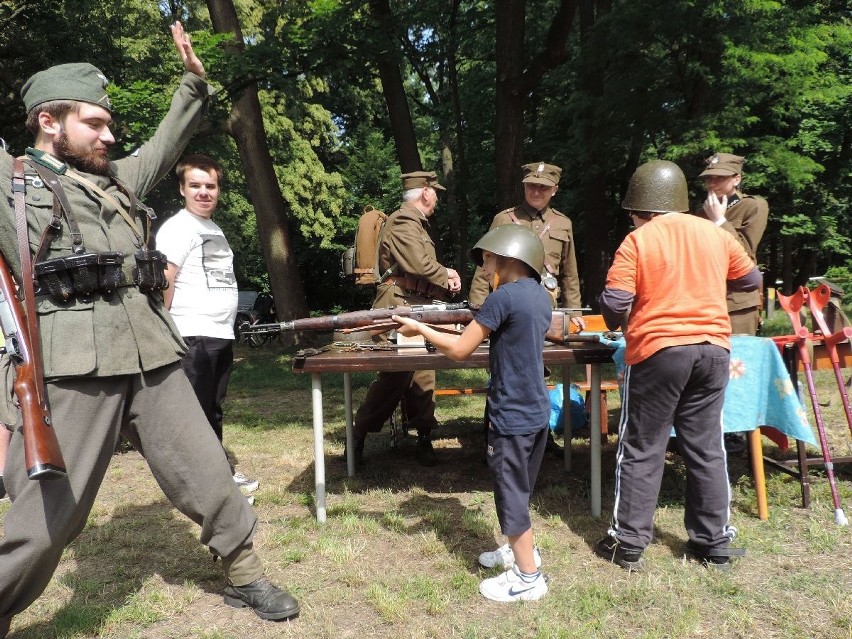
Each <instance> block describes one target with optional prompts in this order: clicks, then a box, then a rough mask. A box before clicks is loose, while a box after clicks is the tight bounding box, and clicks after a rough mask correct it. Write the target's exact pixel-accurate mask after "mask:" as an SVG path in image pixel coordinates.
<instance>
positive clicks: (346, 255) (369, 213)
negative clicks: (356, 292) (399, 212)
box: [340, 204, 388, 286]
mask: <svg viewBox="0 0 852 639" xmlns="http://www.w3.org/2000/svg"><path fill="white" fill-rule="evenodd" d="M387 219H388V216H387V215H386V214H385V213H384V211H380V210H378V209H376V208H373V207H372V206H370V205H369V204H368V205H367V206H365V207H364V212H363V213H362V214H361V217H360V218H358V230H357V231H356V232H355V246H351V247H349V248H348V249H346V250H345V251H344V252H343V255H341V257H340V270H341V272H342V273H343V276H344V277H345V278H347V279H352V280H353V281H354V282H355V285H356V286H370V285H373V284H375V283H376V279H377V278H376V257H377V255H376V251H377V250H378V248H379V235H380V234H381V232H382V228H383V227H384V225H385V220H387Z"/></svg>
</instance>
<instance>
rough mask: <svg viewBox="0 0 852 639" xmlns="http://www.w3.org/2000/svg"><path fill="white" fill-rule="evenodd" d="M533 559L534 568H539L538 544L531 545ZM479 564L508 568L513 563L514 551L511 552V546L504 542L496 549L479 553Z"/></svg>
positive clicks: (486, 566)
mask: <svg viewBox="0 0 852 639" xmlns="http://www.w3.org/2000/svg"><path fill="white" fill-rule="evenodd" d="M533 561H535V567H536V568H541V553H540V552H539V551H538V546H535V547H533ZM479 564H480V565H481V566H484V567H485V568H504V569H509V568H511V567H512V566H514V565H515V553H513V552H512V547H511V546H509V544H507V543H506V544H503V545H502V546H500V547H499V548H498V549H497V550H491V551H489V552H484V553H482V554H481V555H479Z"/></svg>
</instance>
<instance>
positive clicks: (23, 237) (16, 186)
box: [12, 158, 47, 405]
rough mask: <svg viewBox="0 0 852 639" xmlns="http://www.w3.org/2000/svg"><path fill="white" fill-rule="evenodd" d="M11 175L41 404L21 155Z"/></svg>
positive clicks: (40, 369) (44, 401)
mask: <svg viewBox="0 0 852 639" xmlns="http://www.w3.org/2000/svg"><path fill="white" fill-rule="evenodd" d="M13 171H14V172H13V175H12V193H13V195H14V198H15V223H16V225H17V230H18V252H19V253H20V259H21V286H20V289H21V293H22V294H23V297H24V310H25V312H26V316H27V326H26V331H27V336H28V337H29V342H30V350H31V352H32V355H33V363H32V365H33V369H34V373H35V378H36V379H35V382H36V388H37V389H38V393H39V398H38V401H39V404H41V405H46V404H47V394H46V393H45V389H44V369H43V367H42V359H41V336H40V335H39V332H38V316H37V315H36V305H35V286H34V280H33V262H32V254H31V253H30V237H29V227H28V225H27V208H26V201H25V199H24V198H25V196H26V189H27V186H26V185H27V183H26V179H25V178H24V163H23V162H21V160H19V159H18V158H15V160H14V169H13Z"/></svg>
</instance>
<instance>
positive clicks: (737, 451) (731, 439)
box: [723, 433, 748, 457]
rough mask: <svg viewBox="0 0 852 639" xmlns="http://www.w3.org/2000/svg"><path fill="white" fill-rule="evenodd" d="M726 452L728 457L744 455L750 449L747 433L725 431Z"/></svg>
mask: <svg viewBox="0 0 852 639" xmlns="http://www.w3.org/2000/svg"><path fill="white" fill-rule="evenodd" d="M723 439H724V443H725V452H726V453H727V455H728V457H743V456H745V454H746V452H747V451H748V444H747V443H746V438H745V435H743V434H742V433H725V435H724V438H723Z"/></svg>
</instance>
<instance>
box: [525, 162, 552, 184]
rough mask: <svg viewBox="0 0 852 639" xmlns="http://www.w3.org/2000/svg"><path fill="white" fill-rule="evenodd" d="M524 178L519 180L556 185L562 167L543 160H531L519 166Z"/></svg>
mask: <svg viewBox="0 0 852 639" xmlns="http://www.w3.org/2000/svg"><path fill="white" fill-rule="evenodd" d="M521 170H522V171H523V173H524V179H523V180H521V182H529V183H532V184H544V185H545V186H558V185H559V178H561V177H562V169H560V168H559V167H558V166H556V165H554V164H545V163H544V162H532V163H530V164H524V165H523V166H522V167H521Z"/></svg>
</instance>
